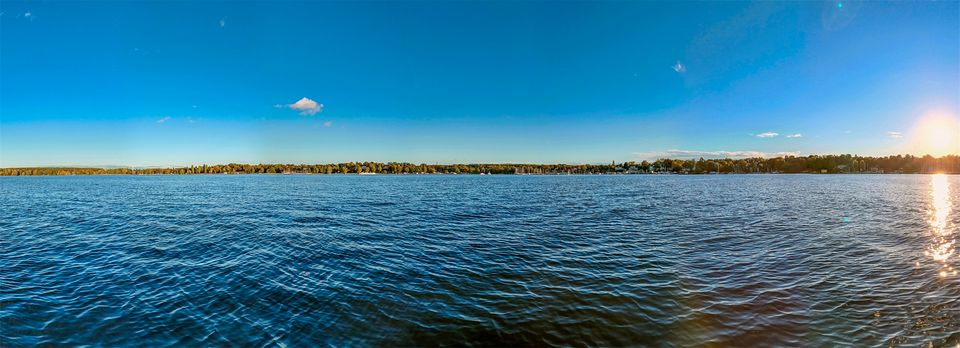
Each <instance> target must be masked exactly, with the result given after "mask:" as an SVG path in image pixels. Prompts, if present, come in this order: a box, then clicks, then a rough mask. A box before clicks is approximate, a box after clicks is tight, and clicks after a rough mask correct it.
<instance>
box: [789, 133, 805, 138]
mask: <svg viewBox="0 0 960 348" xmlns="http://www.w3.org/2000/svg"><path fill="white" fill-rule="evenodd" d="M787 138H803V134H800V133H796V134H787Z"/></svg>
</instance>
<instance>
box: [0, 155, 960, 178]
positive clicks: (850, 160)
mask: <svg viewBox="0 0 960 348" xmlns="http://www.w3.org/2000/svg"><path fill="white" fill-rule="evenodd" d="M258 173H267V174H358V173H372V174H658V173H675V174H713V173H722V174H726V173H878V174H882V173H951V174H960V156H957V155H949V156H944V157H940V158H935V157H932V156H923V157H916V156H910V155H898V156H887V157H862V156H853V155H814V156H805V157H800V156H786V157H775V158H744V159H730V158H725V159H703V158H700V159H696V160H694V159H686V160H680V159H668V158H664V159H659V160H656V161H653V162H648V161H642V162H633V161H631V162H624V163H616V162H611V163H610V164H412V163H397V162H390V163H379V162H349V163H336V164H236V163H230V164H219V165H199V166H190V167H176V168H111V169H105V168H52V167H42V168H0V175H4V176H17V175H100V174H258Z"/></svg>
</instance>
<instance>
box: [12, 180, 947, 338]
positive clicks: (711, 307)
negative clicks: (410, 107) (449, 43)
mask: <svg viewBox="0 0 960 348" xmlns="http://www.w3.org/2000/svg"><path fill="white" fill-rule="evenodd" d="M958 228H960V176H928V175H912V176H910V175H904V176H899V175H884V176H880V175H873V176H867V175H864V176H858V175H838V176H834V175H714V176H667V175H664V176H656V175H636V176H463V175H460V176H452V175H451V176H339V175H331V176H308V175H210V176H99V177H4V178H0V346H4V347H9V346H21V345H35V344H52V345H81V344H103V345H108V346H118V345H137V346H166V345H176V346H181V345H200V344H202V345H241V344H242V345H280V346H315V345H336V346H344V345H354V346H410V345H415V346H434V345H493V346H549V345H575V346H580V345H601V346H623V345H631V346H677V347H688V346H701V345H702V346H751V347H752V346H836V345H856V346H875V345H906V346H919V345H924V346H927V345H932V346H946V347H954V346H957V345H960V276H958V275H957V274H956V269H957V268H960V261H958V256H957V253H956V251H954V248H955V247H956V245H955V242H956V240H957V239H958V237H960V231H958Z"/></svg>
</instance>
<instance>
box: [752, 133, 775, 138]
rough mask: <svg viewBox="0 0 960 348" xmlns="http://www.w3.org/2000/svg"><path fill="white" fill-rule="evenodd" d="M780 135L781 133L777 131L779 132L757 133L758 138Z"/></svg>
mask: <svg viewBox="0 0 960 348" xmlns="http://www.w3.org/2000/svg"><path fill="white" fill-rule="evenodd" d="M778 135H780V133H777V132H765V133H760V134H757V138H773V137H775V136H778Z"/></svg>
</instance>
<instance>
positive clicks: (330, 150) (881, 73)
mask: <svg viewBox="0 0 960 348" xmlns="http://www.w3.org/2000/svg"><path fill="white" fill-rule="evenodd" d="M0 12H2V14H0V166H4V167H11V166H49V165H131V166H167V165H189V164H201V163H211V164H212V163H226V162H242V163H275V162H284V163H327V162H342V161H409V162H416V163H420V162H425V163H455V162H457V163H462V162H471V163H475V162H531V163H607V162H609V161H611V160H616V161H627V160H639V159H648V158H656V157H660V156H673V157H684V156H688V157H699V156H704V157H718V156H745V155H756V154H760V155H774V154H778V153H797V154H803V155H806V154H822V153H856V154H863V155H886V154H892V153H915V154H921V153H919V152H921V151H925V150H930V151H933V152H937V151H939V152H940V154H943V153H960V145H958V143H957V140H956V139H954V140H952V141H949V142H946V143H943V142H941V145H940V148H937V149H931V148H929V147H923V146H922V144H920V145H918V144H919V143H922V142H923V139H925V137H926V134H925V133H923V132H924V131H923V129H929V128H931V127H926V128H924V127H923V126H922V124H923V122H925V121H924V120H927V119H930V118H937V119H939V120H940V121H939V122H941V123H938V125H939V124H944V125H947V127H948V128H949V127H953V126H954V125H956V124H960V122H957V119H958V116H957V115H958V111H960V29H958V28H960V18H958V17H960V3H958V2H956V1H952V2H950V1H947V2H866V3H856V2H849V3H848V2H843V3H838V2H783V3H781V2H761V3H745V2H679V3H677V2H636V3H630V2H590V3H543V2H521V3H514V2H456V3H443V2H411V3H406V2H388V3H374V2H364V3H345V2H338V3H312V2H243V3H228V2H174V3H162V2H89V3H86V2H85V3H74V2H16V1H4V2H0ZM303 98H306V99H303ZM298 102H299V103H298ZM320 104H322V107H321V105H320ZM944 120H946V121H944ZM933 128H938V129H942V128H943V127H940V126H937V127H933ZM918 129H919V130H918ZM950 129H952V128H950ZM957 129H960V128H957ZM918 132H919V133H918ZM954 138H960V136H955V137H954ZM943 144H946V145H943ZM944 146H946V148H944ZM928 152H929V151H928Z"/></svg>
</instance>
